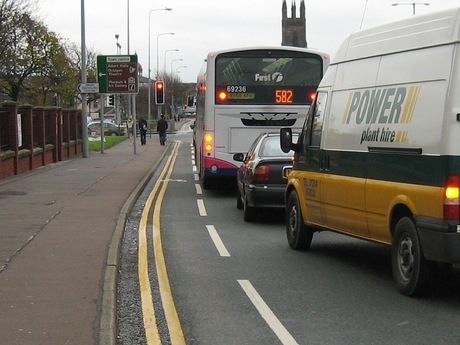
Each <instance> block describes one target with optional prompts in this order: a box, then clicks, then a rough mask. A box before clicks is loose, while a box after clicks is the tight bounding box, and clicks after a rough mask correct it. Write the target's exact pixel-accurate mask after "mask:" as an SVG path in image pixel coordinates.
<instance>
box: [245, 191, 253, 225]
mask: <svg viewBox="0 0 460 345" xmlns="http://www.w3.org/2000/svg"><path fill="white" fill-rule="evenodd" d="M255 218H256V209H255V208H254V207H251V206H249V205H248V198H247V197H246V196H245V197H244V202H243V219H244V221H245V222H252V221H253V220H254V219H255Z"/></svg>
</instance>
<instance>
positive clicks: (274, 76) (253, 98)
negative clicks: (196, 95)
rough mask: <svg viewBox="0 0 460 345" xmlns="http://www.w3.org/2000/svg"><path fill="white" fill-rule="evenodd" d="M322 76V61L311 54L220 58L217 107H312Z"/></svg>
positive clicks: (266, 53) (251, 53) (268, 53)
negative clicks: (226, 105) (235, 105)
mask: <svg viewBox="0 0 460 345" xmlns="http://www.w3.org/2000/svg"><path fill="white" fill-rule="evenodd" d="M240 53H241V52H240ZM322 75H323V62H322V60H321V58H320V57H319V56H317V55H313V54H309V53H301V52H290V53H289V55H288V54H286V52H277V51H263V52H259V54H258V55H257V51H249V52H246V54H244V55H243V54H240V55H236V54H235V53H229V54H221V55H220V56H218V57H217V58H216V89H215V100H216V104H240V105H248V104H259V105H261V104H267V105H276V104H279V105H309V104H311V102H312V96H313V95H314V94H315V91H316V88H317V87H318V84H319V82H320V81H321V78H322Z"/></svg>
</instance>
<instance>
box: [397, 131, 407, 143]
mask: <svg viewBox="0 0 460 345" xmlns="http://www.w3.org/2000/svg"><path fill="white" fill-rule="evenodd" d="M407 137H408V132H407V131H397V132H396V142H397V143H405V142H407Z"/></svg>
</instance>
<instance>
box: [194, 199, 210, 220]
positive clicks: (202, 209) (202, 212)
mask: <svg viewBox="0 0 460 345" xmlns="http://www.w3.org/2000/svg"><path fill="white" fill-rule="evenodd" d="M196 203H197V205H198V212H199V213H200V216H202V217H205V216H207V215H208V214H207V213H206V207H204V201H203V199H197V200H196Z"/></svg>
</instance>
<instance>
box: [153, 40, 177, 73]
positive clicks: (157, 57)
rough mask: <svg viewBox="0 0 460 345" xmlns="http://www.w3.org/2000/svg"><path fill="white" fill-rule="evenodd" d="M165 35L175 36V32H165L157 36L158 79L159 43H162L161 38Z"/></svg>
mask: <svg viewBox="0 0 460 345" xmlns="http://www.w3.org/2000/svg"><path fill="white" fill-rule="evenodd" d="M164 35H175V33H174V32H163V33H161V34H158V35H157V70H156V78H157V79H158V77H159V76H160V58H159V51H160V50H159V41H160V37H161V36H164Z"/></svg>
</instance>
